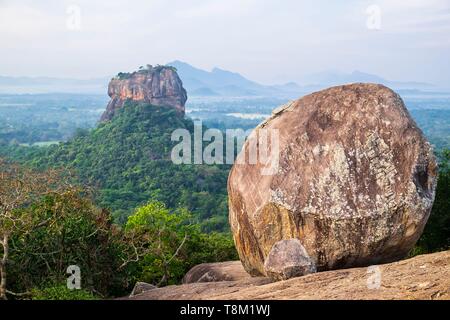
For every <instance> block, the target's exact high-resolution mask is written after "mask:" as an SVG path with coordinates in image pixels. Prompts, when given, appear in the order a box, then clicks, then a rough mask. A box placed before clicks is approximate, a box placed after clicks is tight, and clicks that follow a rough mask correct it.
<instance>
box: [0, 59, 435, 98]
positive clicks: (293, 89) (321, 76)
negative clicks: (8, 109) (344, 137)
mask: <svg viewBox="0 0 450 320" xmlns="http://www.w3.org/2000/svg"><path fill="white" fill-rule="evenodd" d="M167 65H169V66H173V67H175V68H176V69H177V71H178V74H179V75H180V78H181V80H182V81H183V86H184V87H185V88H186V90H187V93H188V96H228V97H229V96H272V97H283V98H289V99H293V98H298V97H300V96H302V95H304V94H307V93H311V92H314V91H318V90H321V89H324V88H328V87H331V86H335V85H341V84H345V83H354V82H372V83H381V84H384V85H386V86H388V87H390V88H392V89H394V90H423V91H430V90H436V89H437V88H436V87H435V86H434V85H432V84H429V83H423V82H401V81H391V80H387V79H384V78H382V77H380V76H377V75H374V74H369V73H365V72H361V71H353V72H351V73H345V72H339V71H325V72H320V73H315V74H310V75H306V76H304V77H303V79H302V81H301V83H302V85H299V84H297V83H295V82H288V83H286V84H278V85H262V84H260V83H257V82H255V81H252V80H249V79H247V78H245V77H244V76H242V75H241V74H239V73H236V72H231V71H227V70H223V69H219V68H214V69H212V70H211V71H206V70H202V69H199V68H196V67H194V66H192V65H190V64H188V63H186V62H182V61H178V60H177V61H173V62H170V63H168V64H167ZM110 79H111V77H102V78H95V79H86V80H80V79H64V78H51V77H5V76H0V94H1V93H62V92H64V93H85V94H105V93H106V92H107V87H108V82H109V80H110Z"/></svg>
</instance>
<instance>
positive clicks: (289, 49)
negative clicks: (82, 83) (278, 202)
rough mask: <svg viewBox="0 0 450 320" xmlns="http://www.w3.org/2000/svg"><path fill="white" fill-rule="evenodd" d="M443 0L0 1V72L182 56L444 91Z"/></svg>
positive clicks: (97, 71)
mask: <svg viewBox="0 0 450 320" xmlns="http://www.w3.org/2000/svg"><path fill="white" fill-rule="evenodd" d="M449 31H450V1H446V0H429V1H426V0H412V1H408V2H405V1H401V0H379V1H365V0H362V1H356V0H351V1H346V2H345V3H344V2H339V3H329V2H326V1H324V0H319V1H314V2H312V1H293V0H287V1H283V2H282V3H280V2H279V1H273V0H267V1H256V0H228V1H218V0H217V1H205V0H189V1H186V0H185V1H181V0H173V1H164V0H153V1H143V0H140V1H135V2H133V3H130V2H126V1H123V0H120V1H116V2H114V3H111V2H109V1H95V2H92V1H91V2H89V1H86V0H78V1H76V0H74V1H56V0H46V1H41V2H39V3H33V2H32V1H29V0H23V1H10V0H3V1H2V0H0V39H1V40H2V46H3V50H2V60H1V61H0V75H2V76H32V77H37V76H38V77H40V76H47V77H58V78H75V79H88V78H102V77H106V76H110V75H114V74H117V73H118V72H119V71H131V70H136V69H137V68H138V67H139V66H140V65H145V64H147V63H150V64H154V65H155V64H166V63H168V62H171V61H173V60H180V61H184V62H187V63H189V64H191V65H193V66H195V67H198V68H200V69H204V70H211V69H212V68H214V67H218V68H221V69H224V70H229V71H233V72H238V73H240V74H242V75H243V76H244V77H246V78H248V79H251V80H254V81H256V82H259V83H262V84H279V83H286V82H297V83H304V79H305V77H306V76H307V75H310V74H314V73H319V72H324V71H329V70H336V71H340V72H345V73H351V72H353V71H356V70H359V71H362V72H366V73H370V74H375V75H378V76H380V77H383V78H385V79H388V80H391V81H415V82H425V83H430V84H434V85H436V86H438V87H449V88H450V64H449V63H448V57H449V56H450V39H449V38H448V34H449Z"/></svg>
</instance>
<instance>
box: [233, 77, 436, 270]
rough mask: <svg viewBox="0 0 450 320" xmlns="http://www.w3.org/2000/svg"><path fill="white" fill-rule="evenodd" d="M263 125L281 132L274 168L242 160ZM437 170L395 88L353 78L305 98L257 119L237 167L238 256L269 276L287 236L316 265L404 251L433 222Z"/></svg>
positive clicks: (375, 259) (391, 257) (380, 259)
mask: <svg viewBox="0 0 450 320" xmlns="http://www.w3.org/2000/svg"><path fill="white" fill-rule="evenodd" d="M263 129H265V130H268V131H274V130H277V132H278V135H279V139H278V141H279V152H278V153H277V155H278V157H279V160H278V161H277V163H278V164H279V165H278V168H277V170H276V171H275V172H274V174H271V175H267V174H262V172H263V170H262V168H263V167H264V164H260V163H256V164H249V163H248V162H249V161H246V160H243V157H247V159H248V154H249V150H251V149H250V148H251V146H252V145H255V144H254V141H253V140H254V139H256V138H257V137H258V136H259V135H260V134H261V132H262V130H263ZM269 145H270V144H269ZM272 146H274V145H273V144H272V145H271V147H272ZM272 157H273V155H272ZM272 160H273V159H271V161H272ZM239 161H241V162H242V164H238V162H239ZM436 174H437V165H436V162H435V159H434V156H433V152H432V148H431V146H430V144H429V143H428V142H427V141H426V139H425V138H424V136H423V135H422V132H421V131H420V129H419V128H418V127H417V126H416V124H415V122H414V121H413V120H412V118H411V117H410V115H409V113H408V111H407V109H406V108H405V106H404V104H403V101H402V100H401V98H400V97H399V96H398V95H397V94H396V93H394V92H393V91H392V90H390V89H388V88H386V87H384V86H381V85H375V84H352V85H345V86H339V87H334V88H330V89H327V90H324V91H321V92H317V93H314V94H311V95H308V96H306V97H304V98H302V99H300V100H297V101H295V102H293V103H290V104H288V105H287V106H285V107H283V108H281V109H278V110H277V111H276V112H275V114H274V115H273V116H272V117H271V118H270V119H269V120H268V121H266V122H264V123H263V124H261V125H260V126H259V127H258V128H257V129H256V130H255V132H254V134H253V135H252V136H251V137H250V138H249V139H248V140H247V142H246V144H245V145H244V148H243V150H242V152H241V153H240V154H239V156H238V159H237V163H236V164H235V165H234V166H233V168H232V170H231V173H230V176H229V180H228V194H229V207H230V224H231V228H232V231H233V236H234V240H235V244H236V247H237V250H238V252H239V256H240V259H241V261H242V263H243V265H244V267H245V269H246V270H247V271H248V272H249V273H250V274H252V275H254V276H267V274H266V272H265V270H264V263H265V260H266V259H267V257H268V255H269V253H270V252H271V250H272V247H273V246H274V244H275V243H277V242H279V241H281V240H288V239H299V240H300V243H301V244H302V245H303V247H304V248H305V249H306V252H307V254H308V255H309V256H310V257H311V259H312V260H313V261H314V262H315V264H316V266H317V270H318V271H324V270H330V269H341V268H349V267H355V266H366V265H371V264H379V263H386V262H391V261H396V260H399V259H401V258H404V257H405V256H406V255H407V253H408V252H409V250H410V249H411V248H412V247H413V246H414V244H415V243H416V241H417V240H418V238H419V237H420V235H421V233H422V232H423V229H424V226H425V224H426V222H427V220H428V217H429V214H430V210H431V207H432V204H433V201H434V196H435V187H436Z"/></svg>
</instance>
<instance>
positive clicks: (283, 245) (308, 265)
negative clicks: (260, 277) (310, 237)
mask: <svg viewBox="0 0 450 320" xmlns="http://www.w3.org/2000/svg"><path fill="white" fill-rule="evenodd" d="M264 271H265V272H266V274H267V276H268V277H269V278H270V279H272V280H274V281H281V280H287V279H290V278H295V277H301V276H304V275H307V274H310V273H314V272H316V265H315V263H314V261H312V259H311V258H310V257H309V256H308V253H307V252H306V250H305V248H304V247H303V246H302V244H301V243H300V241H299V240H298V239H290V240H282V241H278V242H277V243H275V244H274V245H273V247H272V249H271V250H270V252H269V255H268V257H267V259H266V261H265V263H264Z"/></svg>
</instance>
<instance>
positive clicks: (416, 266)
mask: <svg viewBox="0 0 450 320" xmlns="http://www.w3.org/2000/svg"><path fill="white" fill-rule="evenodd" d="M239 268H241V267H237V268H236V270H237V271H238V272H240V269H239ZM379 270H380V271H381V273H380V274H381V277H380V282H378V283H380V286H379V288H376V286H377V274H376V273H375V270H374V269H368V268H354V269H343V270H336V271H327V272H320V273H315V274H310V275H307V276H304V277H300V278H294V279H290V280H287V281H281V282H275V283H271V281H270V280H269V279H267V278H249V277H248V278H242V279H241V280H239V281H221V282H203V283H191V284H183V285H180V286H169V287H165V288H159V289H154V290H150V291H147V292H144V293H142V294H140V295H137V296H134V297H133V298H128V299H133V300H191V299H192V300H215V299H220V300H253V299H256V300H259V299H276V300H285V299H293V300H300V299H358V300H359V299H383V300H391V299H402V300H403V299H406V300H410V299H420V300H430V299H431V300H434V299H437V300H450V251H445V252H440V253H435V254H428V255H422V256H417V257H414V258H412V259H408V260H403V261H399V262H395V263H389V264H384V265H380V266H379ZM228 272H231V270H230V269H228Z"/></svg>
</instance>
